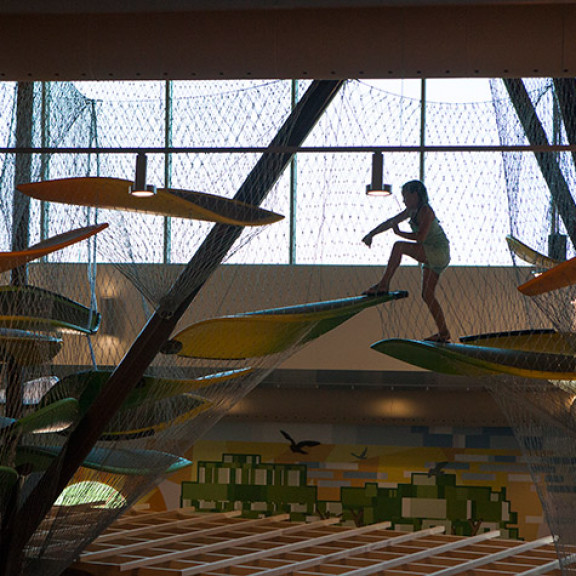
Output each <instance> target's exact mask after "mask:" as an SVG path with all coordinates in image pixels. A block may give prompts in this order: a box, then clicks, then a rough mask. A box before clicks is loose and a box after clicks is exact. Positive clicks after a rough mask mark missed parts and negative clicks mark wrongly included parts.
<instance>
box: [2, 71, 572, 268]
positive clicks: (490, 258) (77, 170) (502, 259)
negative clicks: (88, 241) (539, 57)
mask: <svg viewBox="0 0 576 576" xmlns="http://www.w3.org/2000/svg"><path fill="white" fill-rule="evenodd" d="M309 84H310V81H305V82H304V81H303V82H289V81H269V82H263V81H259V82H256V81H251V82H249V81H221V82H198V81H197V82H174V83H166V82H140V83H133V82H132V83H130V82H112V83H110V82H106V83H76V84H66V83H57V84H56V83H52V84H46V85H40V84H38V85H35V87H34V97H33V102H31V103H30V104H29V106H28V107H26V106H23V105H22V102H21V101H20V102H17V89H16V86H15V85H8V84H4V85H3V86H2V94H1V95H2V98H3V100H4V101H5V103H6V104H7V105H6V106H4V107H3V108H2V109H3V111H4V112H3V114H2V115H1V116H0V130H1V132H0V134H1V136H2V139H3V141H4V143H5V146H6V147H9V146H18V145H21V143H19V142H18V141H17V135H18V134H19V133H22V126H23V125H24V124H25V123H26V122H29V123H30V126H29V138H30V141H31V144H32V145H33V146H36V147H38V146H44V147H46V148H52V149H53V148H60V149H61V148H63V147H66V148H67V151H66V153H65V154H64V153H59V152H54V151H53V152H52V153H44V154H35V155H34V156H33V157H32V164H31V168H30V171H29V177H30V178H31V179H33V180H38V179H53V178H61V177H71V176H85V175H90V176H108V177H117V178H125V179H133V177H134V162H135V154H136V151H137V150H138V149H147V150H148V157H149V161H148V180H149V182H151V183H154V184H156V185H158V186H166V187H172V188H181V189H190V190H197V191H203V192H208V193H212V194H219V195H223V196H226V197H229V198H232V197H233V196H234V194H235V193H236V191H237V190H238V188H239V187H240V186H241V184H242V182H243V181H244V179H245V178H246V177H247V175H248V174H249V173H250V171H251V170H252V168H253V167H254V166H255V165H256V163H257V161H258V158H259V157H260V151H261V150H263V149H264V148H265V147H266V146H267V145H268V144H269V142H270V141H271V140H272V138H273V137H274V135H275V134H276V133H277V131H278V129H279V128H280V126H281V125H282V124H283V122H284V121H285V120H286V119H287V118H288V116H289V115H290V113H291V111H292V110H293V107H294V104H295V102H296V101H297V100H298V98H301V97H302V94H303V93H304V92H305V91H306V88H307V87H308V85H309ZM529 89H530V93H531V95H532V98H533V101H534V106H535V107H538V108H539V113H540V115H541V117H542V122H543V125H544V126H545V129H546V130H548V131H551V130H553V129H554V122H553V113H554V101H553V98H548V96H549V95H550V93H551V91H550V83H549V82H547V81H545V80H541V81H538V82H533V83H532V84H531V85H530V86H529ZM547 95H548V96H547ZM547 98H548V99H547ZM10 104H12V105H10ZM10 111H11V112H10ZM513 116H514V114H513V106H511V104H510V102H509V99H508V95H507V94H506V92H505V91H503V90H502V89H501V87H500V88H499V85H498V82H490V81H489V80H487V79H482V80H480V79H473V80H472V79H470V80H467V79H460V80H427V81H421V80H404V81H401V80H387V81H383V80H378V81H362V82H360V81H350V82H347V83H346V84H345V85H344V87H343V88H342V89H341V91H340V92H339V94H338V95H337V97H336V98H335V99H334V101H333V102H332V104H331V105H330V107H329V108H328V110H327V111H326V113H325V114H324V115H323V117H322V118H321V120H320V121H319V123H318V124H317V125H316V126H315V127H314V129H313V130H312V132H311V134H310V135H309V137H308V138H307V140H306V141H305V143H304V146H305V148H306V150H305V151H303V152H301V153H299V154H298V155H297V156H296V158H295V160H294V164H293V166H292V169H288V170H286V171H285V172H284V174H283V175H282V176H281V178H280V179H279V180H278V181H277V183H276V184H275V185H274V186H273V187H272V189H271V191H270V193H269V194H268V196H267V198H266V200H265V201H264V203H263V207H265V208H267V209H270V210H273V211H276V212H280V213H282V214H284V215H285V216H286V218H285V220H283V221H282V222H280V223H277V224H275V225H273V226H270V227H268V228H265V229H247V230H246V231H245V233H244V234H243V235H242V237H241V239H240V241H239V242H238V243H237V245H236V246H235V248H234V249H233V251H232V252H231V253H230V255H229V257H228V262H234V263H249V264H252V263H254V264H256V263H262V264H287V263H296V264H332V265H350V264H365V265H370V264H381V263H382V261H383V259H385V257H386V256H387V254H388V252H389V249H390V247H391V244H392V242H393V241H394V240H395V238H394V237H393V234H392V233H391V232H390V233H388V234H387V235H382V237H379V239H378V243H377V246H375V249H373V250H367V249H366V247H365V246H364V245H363V244H362V243H361V242H360V238H361V237H362V236H363V235H364V234H365V233H366V231H368V230H369V229H371V228H372V227H374V226H375V225H376V224H377V223H378V222H380V221H382V220H384V219H386V218H388V217H390V216H391V215H393V214H395V213H396V212H398V211H399V210H401V209H402V208H403V206H402V204H401V197H400V187H401V185H402V183H403V182H405V181H407V180H411V179H415V178H419V179H422V180H424V182H425V183H426V185H427V187H428V189H429V194H430V200H431V204H432V206H433V207H434V209H435V211H436V213H437V215H438V217H439V219H440V220H441V222H442V225H443V226H444V228H445V229H446V231H447V233H448V235H449V237H450V239H451V241H452V251H453V264H456V265H509V264H510V263H511V259H510V255H509V252H508V249H507V246H506V242H505V236H506V234H509V233H510V232H513V233H517V234H524V235H527V234H528V235H531V238H533V236H534V231H532V233H531V231H530V230H531V227H533V228H534V230H536V228H538V230H540V232H539V233H538V234H539V235H538V237H537V238H533V239H534V242H535V243H536V244H537V246H535V248H540V249H543V244H544V243H545V241H546V238H545V236H546V234H545V233H543V232H542V231H541V229H542V227H541V225H540V224H534V223H532V221H534V222H536V220H537V219H538V218H539V219H541V218H542V209H541V208H540V209H539V210H540V211H539V212H536V213H534V214H532V212H533V210H532V208H530V209H529V210H527V209H526V206H527V203H526V202H524V204H522V202H523V200H522V198H523V196H525V195H526V191H527V190H528V191H529V192H530V194H535V195H536V196H538V195H540V196H542V198H543V200H542V202H544V205H546V206H548V207H549V203H548V204H546V200H545V198H546V197H547V195H548V183H547V182H545V181H544V179H543V178H542V175H541V173H540V171H539V168H538V166H537V163H536V162H535V161H534V155H533V154H532V153H531V152H526V151H521V152H505V153H503V152H502V150H501V149H497V148H498V147H499V146H500V147H501V146H502V145H503V144H506V143H508V144H527V143H529V142H527V140H526V137H525V134H524V133H523V132H522V130H518V125H519V123H518V120H517V119H516V122H514V118H513ZM551 141H552V140H551ZM486 146H488V147H491V149H489V150H485V149H484V150H483V147H486ZM79 147H80V148H82V150H81V151H79V152H78V153H75V152H74V148H79ZM377 148H381V149H382V150H383V152H384V158H385V166H384V169H385V180H386V181H387V182H389V183H390V184H392V186H393V190H394V194H393V195H392V197H389V198H370V197H367V196H366V195H365V194H364V190H365V186H366V184H367V183H368V182H369V180H370V167H371V152H372V150H373V149H377ZM122 149H128V150H127V151H126V152H125V153H123V152H122ZM15 158H16V157H15V156H14V155H11V154H7V155H5V156H4V166H3V172H2V185H3V186H4V187H5V190H8V189H10V188H11V186H12V182H13V178H14V174H15V173H16V172H17V170H18V166H17V164H18V162H17V160H16V159H15ZM558 161H559V162H560V163H562V158H560V159H559V160H558ZM566 170H567V172H566V178H567V180H568V183H569V184H570V183H571V180H572V179H573V177H572V171H573V168H572V169H570V168H567V169H566ZM519 174H520V176H519ZM512 199H514V201H512ZM520 206H522V208H519V207H520ZM3 208H4V210H3V216H4V222H3V224H4V226H3V228H0V229H3V230H4V232H3V233H2V234H3V236H2V237H3V238H4V243H5V244H8V238H9V237H10V234H9V231H10V227H11V218H12V213H11V207H10V206H9V205H8V204H6V205H5V206H3ZM528 213H529V214H528ZM544 216H545V217H546V218H547V219H549V220H550V222H551V226H552V225H555V226H556V228H558V223H557V220H556V224H554V222H553V221H554V218H553V215H550V214H545V215H544ZM94 221H100V222H101V221H107V222H110V223H111V224H112V225H113V227H114V228H115V230H116V231H121V237H122V239H123V241H122V242H121V243H116V244H115V245H112V244H110V246H109V247H108V248H106V247H103V246H102V241H99V242H101V246H100V250H99V258H100V260H101V261H128V262H142V263H146V262H174V263H178V262H186V261H188V260H189V259H190V257H191V256H192V255H193V254H194V252H195V250H196V249H197V248H198V247H199V246H200V245H201V243H202V242H203V240H204V238H205V237H206V234H207V233H208V231H209V230H210V227H211V224H209V223H201V222H194V221H189V220H181V219H171V220H168V219H165V218H163V217H160V216H149V215H147V216H143V215H137V214H130V213H126V212H122V213H121V212H115V211H106V210H94V209H86V208H77V207H69V206H66V205H55V204H51V205H50V206H41V205H40V203H38V202H36V201H33V202H32V219H31V241H34V240H38V239H40V238H42V237H46V236H51V235H53V234H56V233H58V232H62V231H64V230H65V229H67V228H69V227H70V225H71V224H73V223H74V224H77V225H83V224H86V223H91V222H94ZM560 228H561V224H560ZM524 239H525V238H524ZM120 244H121V245H120ZM82 250H83V249H82V248H78V249H77V251H76V252H72V253H70V254H69V256H68V257H70V258H83V257H85V256H87V254H85V253H83V252H82ZM53 257H54V258H59V257H61V256H58V255H57V256H53Z"/></svg>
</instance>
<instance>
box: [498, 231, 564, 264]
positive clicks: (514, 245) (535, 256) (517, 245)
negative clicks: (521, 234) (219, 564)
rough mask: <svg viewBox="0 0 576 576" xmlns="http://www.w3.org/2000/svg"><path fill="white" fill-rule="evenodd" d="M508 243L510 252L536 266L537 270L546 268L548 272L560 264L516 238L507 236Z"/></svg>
mask: <svg viewBox="0 0 576 576" xmlns="http://www.w3.org/2000/svg"><path fill="white" fill-rule="evenodd" d="M506 242H507V244H508V248H509V249H510V252H512V253H513V254H515V255H516V256H517V257H518V258H520V260H523V261H524V262H526V263H528V264H532V266H536V267H537V268H544V269H545V270H547V269H548V268H553V267H554V266H557V265H558V264H560V260H556V259H554V258H550V256H546V255H545V254H542V253H540V252H538V251H536V250H534V249H533V248H530V246H528V245H527V244H524V242H521V241H520V240H518V238H515V237H514V236H506Z"/></svg>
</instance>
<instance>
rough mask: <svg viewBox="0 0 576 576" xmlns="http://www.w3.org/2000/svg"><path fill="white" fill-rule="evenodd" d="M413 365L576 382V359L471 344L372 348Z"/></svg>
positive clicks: (390, 343)
mask: <svg viewBox="0 0 576 576" xmlns="http://www.w3.org/2000/svg"><path fill="white" fill-rule="evenodd" d="M371 348H373V349H374V350H376V351H377V352H381V353H382V354H386V355H387V356H391V357H393V358H396V359H397V360H402V361H403V362H407V363H408V364H412V365H413V366H418V367H419V368H425V369H426V370H432V371H434V372H440V373H443V374H459V375H466V376H489V375H494V374H509V375H513V376H521V377H523V378H538V379H545V380H575V379H576V356H573V355H567V354H550V353H546V352H530V351H525V350H513V349H505V348H493V347H488V346H474V345H470V344H439V343H435V342H423V341H420V340H405V339H400V338H393V339H389V340H381V341H380V342H376V343H375V344H373V345H372V346H371Z"/></svg>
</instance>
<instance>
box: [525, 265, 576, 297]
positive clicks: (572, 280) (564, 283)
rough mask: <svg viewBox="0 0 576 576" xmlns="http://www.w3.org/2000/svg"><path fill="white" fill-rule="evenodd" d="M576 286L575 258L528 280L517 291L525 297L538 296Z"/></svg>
mask: <svg viewBox="0 0 576 576" xmlns="http://www.w3.org/2000/svg"><path fill="white" fill-rule="evenodd" d="M573 284H576V258H570V260H566V262H561V263H560V264H557V265H556V266H554V267H553V268H550V269H549V270H546V271H545V272H542V274H539V275H538V276H535V277H534V278H532V279H530V280H528V282H525V283H524V284H522V285H521V286H518V290H520V292H522V294H524V295H525V296H539V295H541V294H546V293H547V292H553V291H554V290H560V288H566V287H568V286H572V285H573Z"/></svg>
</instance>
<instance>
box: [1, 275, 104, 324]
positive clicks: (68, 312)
mask: <svg viewBox="0 0 576 576" xmlns="http://www.w3.org/2000/svg"><path fill="white" fill-rule="evenodd" d="M100 320H101V317H100V314H99V313H98V312H96V311H95V310H92V309H90V308H88V307H86V306H84V305H83V304H80V303H79V302H75V301H74V300H71V299H70V298H66V297H65V296H62V295H60V294H56V293H55V292H51V291H49V290H44V289H43V288H37V287H35V286H0V326H4V327H6V328H14V329H21V330H41V331H43V330H45V331H51V330H57V331H72V332H81V333H84V334H94V333H95V332H96V331H97V330H98V328H99V326H100Z"/></svg>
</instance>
